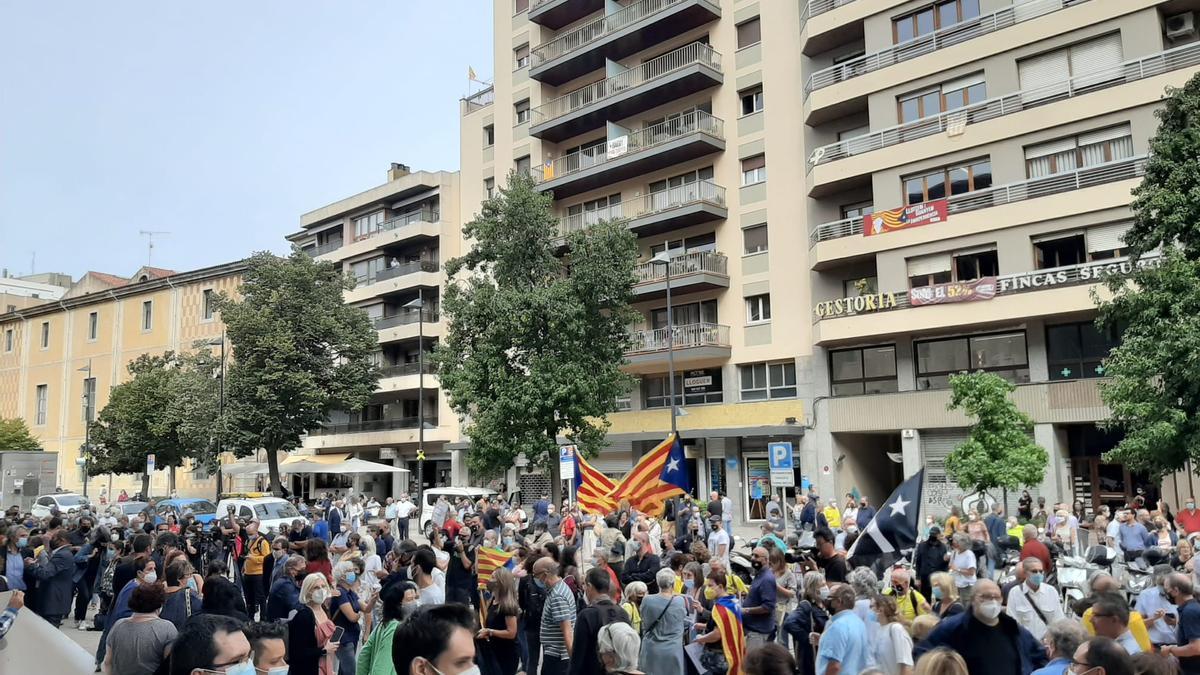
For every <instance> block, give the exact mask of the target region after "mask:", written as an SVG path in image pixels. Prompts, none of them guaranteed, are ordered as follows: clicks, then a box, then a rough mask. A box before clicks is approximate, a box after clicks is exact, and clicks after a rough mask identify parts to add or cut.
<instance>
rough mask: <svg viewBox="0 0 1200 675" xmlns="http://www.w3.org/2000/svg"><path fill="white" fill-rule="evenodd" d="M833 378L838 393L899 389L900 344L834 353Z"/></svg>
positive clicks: (831, 376) (835, 394)
mask: <svg viewBox="0 0 1200 675" xmlns="http://www.w3.org/2000/svg"><path fill="white" fill-rule="evenodd" d="M829 379H830V382H831V383H832V391H833V395H834V396H853V395H856V394H883V393H889V392H894V391H898V383H897V380H896V347H895V345H886V346H882V347H862V348H856V349H840V350H837V351H833V352H830V354H829Z"/></svg>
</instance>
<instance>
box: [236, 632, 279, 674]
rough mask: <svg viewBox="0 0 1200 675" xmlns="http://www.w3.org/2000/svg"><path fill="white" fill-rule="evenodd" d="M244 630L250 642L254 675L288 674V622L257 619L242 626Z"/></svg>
mask: <svg viewBox="0 0 1200 675" xmlns="http://www.w3.org/2000/svg"><path fill="white" fill-rule="evenodd" d="M242 632H243V633H245V634H246V640H247V641H248V642H249V643H250V650H251V653H252V656H251V657H250V663H252V664H253V665H254V675H288V663H287V625H286V624H282V623H275V622H268V621H256V622H254V623H248V624H246V625H245V626H242ZM247 675H250V674H249V673H247Z"/></svg>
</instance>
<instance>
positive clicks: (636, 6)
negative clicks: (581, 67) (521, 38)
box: [530, 0, 684, 68]
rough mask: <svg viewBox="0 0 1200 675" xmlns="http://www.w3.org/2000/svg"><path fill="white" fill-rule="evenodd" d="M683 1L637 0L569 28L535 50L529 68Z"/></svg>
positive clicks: (586, 44)
mask: <svg viewBox="0 0 1200 675" xmlns="http://www.w3.org/2000/svg"><path fill="white" fill-rule="evenodd" d="M683 1H684V0H639V2H635V3H633V4H632V5H629V6H627V7H625V8H624V9H622V10H620V11H617V12H614V13H612V14H609V15H607V16H602V17H599V18H597V19H595V20H594V21H589V22H587V23H585V24H583V25H582V26H579V27H577V28H572V29H571V30H569V31H567V32H566V33H563V34H562V35H559V36H558V37H556V38H554V39H553V40H550V41H549V42H546V43H543V44H541V45H538V46H537V47H536V48H534V50H533V51H532V52H531V53H530V58H531V59H532V61H531V63H532V66H531V67H533V68H537V67H538V66H540V65H542V64H543V63H546V62H547V61H553V60H554V59H557V58H558V57H560V56H564V55H566V54H570V53H571V52H573V51H575V50H577V49H582V48H584V47H586V46H588V45H590V44H592V43H593V42H596V41H597V40H601V39H603V38H605V37H607V36H609V35H612V34H613V33H615V32H617V31H619V30H621V29H622V28H625V27H626V26H629V25H631V24H633V23H636V22H638V21H641V20H642V19H645V18H646V17H649V16H652V15H654V14H657V13H659V12H662V11H665V10H666V9H668V8H670V7H671V6H672V5H675V4H677V3H680V2H683Z"/></svg>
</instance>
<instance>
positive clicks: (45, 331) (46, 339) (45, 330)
mask: <svg viewBox="0 0 1200 675" xmlns="http://www.w3.org/2000/svg"><path fill="white" fill-rule="evenodd" d="M49 347H50V322H49V321H43V322H42V349H48V348H49Z"/></svg>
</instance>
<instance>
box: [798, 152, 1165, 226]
mask: <svg viewBox="0 0 1200 675" xmlns="http://www.w3.org/2000/svg"><path fill="white" fill-rule="evenodd" d="M1145 171H1146V157H1145V155H1142V156H1140V157H1130V158H1128V159H1121V160H1117V161H1115V162H1107V163H1105V164H1097V165H1095V166H1088V167H1084V168H1082V169H1076V170H1075V171H1069V172H1065V173H1059V174H1054V175H1052V176H1044V177H1042V178H1031V179H1029V180H1023V181H1018V182H1016V183H1009V184H1008V185H998V186H995V187H990V188H987V189H985V190H976V191H975V192H966V193H963V194H958V195H954V196H952V197H950V198H948V199H947V200H946V204H947V207H946V211H947V213H950V214H954V213H966V212H968V211H976V210H978V209H986V208H988V207H991V206H1002V205H1004V204H1011V203H1013V202H1021V201H1025V200H1027V199H1037V198H1038V197H1046V196H1048V195H1055V194H1059V193H1062V192H1070V191H1071V190H1080V189H1082V188H1087V187H1092V186H1095V185H1103V184H1105V183H1113V182H1116V181H1119V180H1128V179H1130V178H1137V177H1139V176H1141V175H1143V174H1144V173H1145ZM862 232H863V219H862V217H861V216H860V217H857V218H843V219H842V220H835V221H833V222H831V223H823V224H821V225H818V226H816V227H815V228H813V229H812V231H811V232H809V235H808V243H809V246H815V245H816V244H817V243H818V242H822V241H829V240H830V239H840V238H842V237H849V236H852V235H861V234H862ZM885 236H888V235H885Z"/></svg>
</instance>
